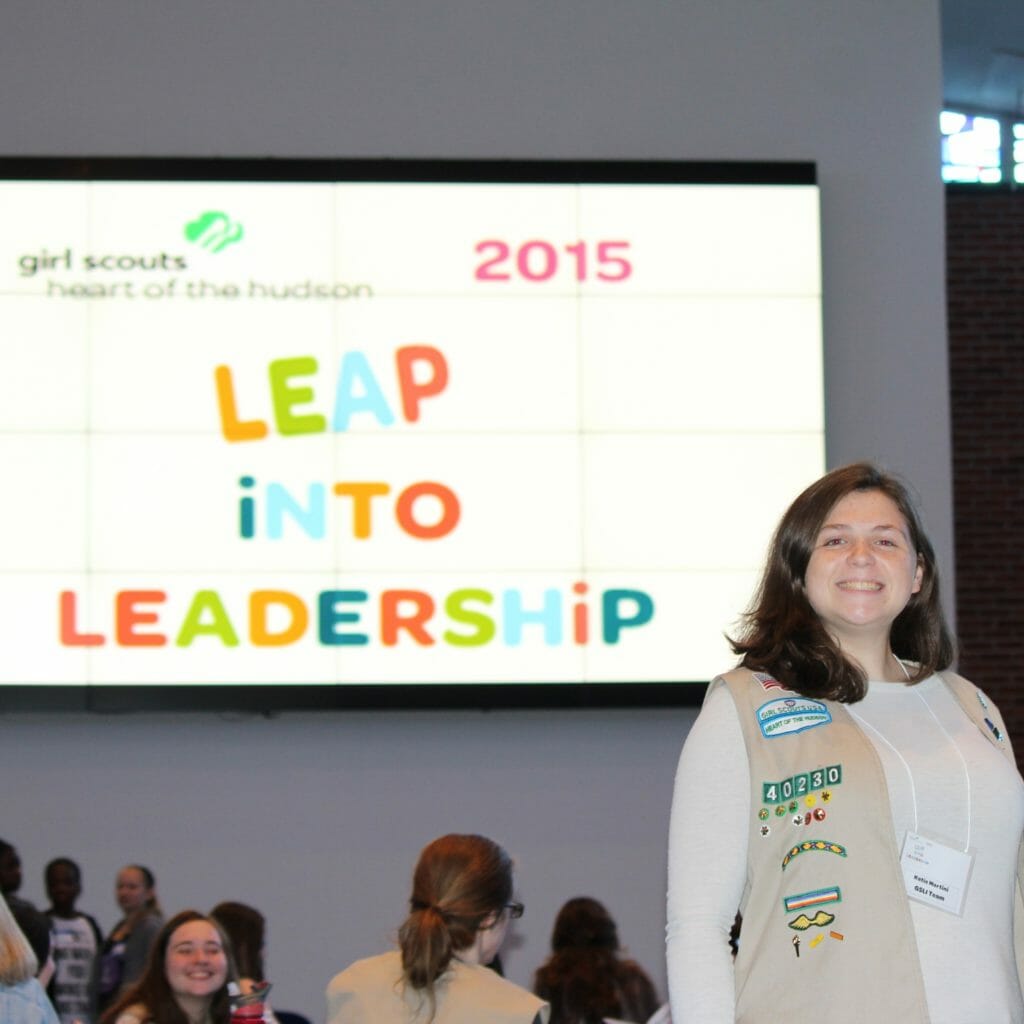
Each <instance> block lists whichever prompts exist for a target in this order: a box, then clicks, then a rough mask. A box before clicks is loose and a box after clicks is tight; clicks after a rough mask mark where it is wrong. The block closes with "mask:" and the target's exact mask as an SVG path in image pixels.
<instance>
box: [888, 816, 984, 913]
mask: <svg viewBox="0 0 1024 1024" xmlns="http://www.w3.org/2000/svg"><path fill="white" fill-rule="evenodd" d="M973 863H974V855H973V854H970V853H964V852H963V851H962V850H956V849H954V848H953V847H952V846H946V844H945V843H940V842H937V841H936V840H934V839H928V838H927V837H925V836H920V835H918V834H917V833H916V832H909V831H908V832H907V834H906V837H905V838H904V840H903V853H902V855H901V856H900V867H901V868H902V869H903V883H904V885H905V886H906V889H907V895H908V896H909V897H910V898H911V899H912V900H917V901H918V903H926V904H927V905H928V906H929V907H935V908H936V909H938V910H944V911H945V912H946V913H947V914H957V915H959V914H961V913H963V906H964V897H965V896H966V895H967V880H968V878H969V877H970V874H971V865H972V864H973Z"/></svg>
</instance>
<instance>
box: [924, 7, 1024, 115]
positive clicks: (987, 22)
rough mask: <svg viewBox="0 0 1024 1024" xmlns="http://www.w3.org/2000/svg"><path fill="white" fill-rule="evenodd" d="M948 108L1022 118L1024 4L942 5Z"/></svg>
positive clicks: (943, 58)
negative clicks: (1017, 115)
mask: <svg viewBox="0 0 1024 1024" xmlns="http://www.w3.org/2000/svg"><path fill="white" fill-rule="evenodd" d="M941 9H942V78H943V89H944V92H945V96H944V102H945V104H946V105H947V106H950V107H956V108H967V109H976V110H986V111H992V112H995V113H1003V114H1011V115H1012V114H1021V115H1024V0H941Z"/></svg>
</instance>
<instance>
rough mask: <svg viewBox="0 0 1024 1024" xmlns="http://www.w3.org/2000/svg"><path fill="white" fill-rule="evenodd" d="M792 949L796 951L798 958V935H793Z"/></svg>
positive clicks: (798, 957)
mask: <svg viewBox="0 0 1024 1024" xmlns="http://www.w3.org/2000/svg"><path fill="white" fill-rule="evenodd" d="M793 951H794V952H795V953H796V958H797V960H799V959H800V936H799V935H794V936H793Z"/></svg>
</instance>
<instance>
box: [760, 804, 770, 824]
mask: <svg viewBox="0 0 1024 1024" xmlns="http://www.w3.org/2000/svg"><path fill="white" fill-rule="evenodd" d="M770 814H771V811H769V810H768V808H767V807H762V808H761V810H759V811H758V812H757V816H758V817H759V818H760V819H761V821H767V820H768V817H769V815H770Z"/></svg>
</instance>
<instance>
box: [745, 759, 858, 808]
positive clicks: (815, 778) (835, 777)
mask: <svg viewBox="0 0 1024 1024" xmlns="http://www.w3.org/2000/svg"><path fill="white" fill-rule="evenodd" d="M842 781H843V766H842V765H841V764H830V765H828V767H826V768H815V769H814V770H813V771H810V772H801V773H800V774H799V775H791V776H790V777H789V778H788V779H782V781H781V782H762V783H761V802H762V803H766V804H783V803H786V801H787V800H793V799H796V798H798V797H801V796H804V795H805V794H807V793H813V792H815V791H816V790H819V789H827V788H828V787H829V786H838V785H839V784H840V783H841V782H842Z"/></svg>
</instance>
